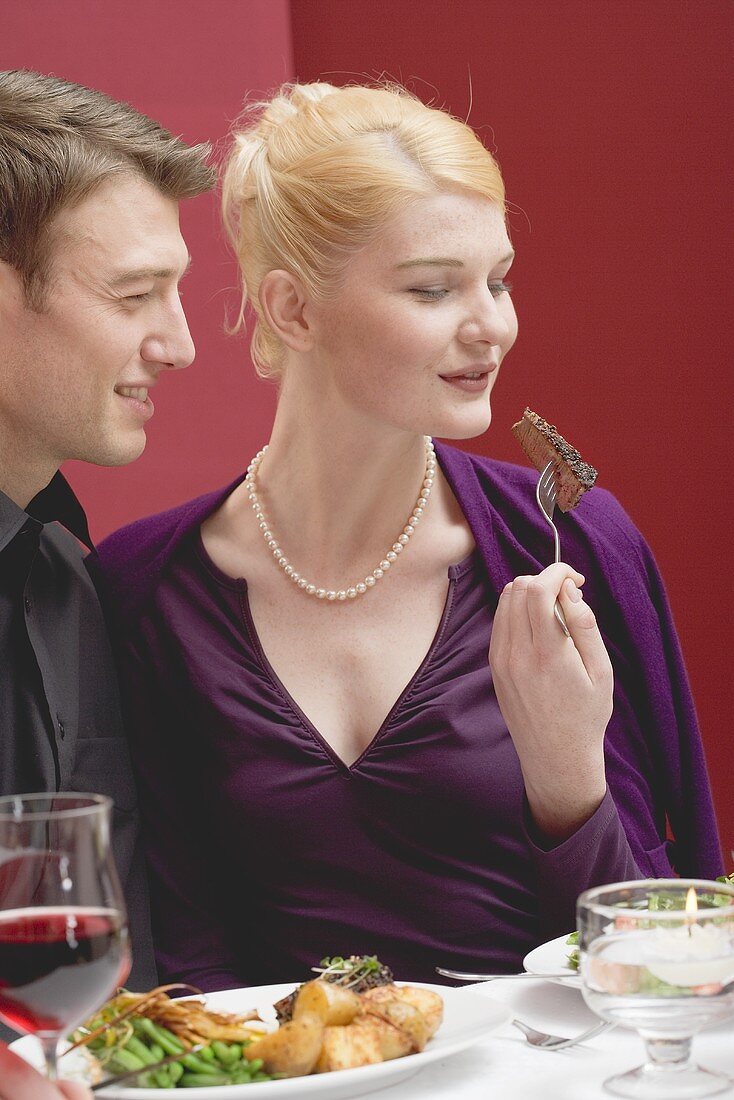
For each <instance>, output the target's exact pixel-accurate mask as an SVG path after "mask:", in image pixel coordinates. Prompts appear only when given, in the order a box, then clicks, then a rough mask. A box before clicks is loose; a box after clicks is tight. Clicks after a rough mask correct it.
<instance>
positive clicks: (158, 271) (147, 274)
mask: <svg viewBox="0 0 734 1100" xmlns="http://www.w3.org/2000/svg"><path fill="white" fill-rule="evenodd" d="M190 268H191V257H190V256H189V258H188V262H187V264H186V267H185V268H184V270H183V271H182V272H181V275H180V278H182V279H183V277H184V275H188V273H189V270H190ZM176 275H178V269H177V268H175V267H137V268H134V269H132V270H130V271H120V272H119V273H118V274H117V275H115V276H113V278H112V279H111V280H110V286H112V287H119V286H126V285H127V284H128V283H138V282H144V281H145V280H146V279H172V278H174V277H175V276H176Z"/></svg>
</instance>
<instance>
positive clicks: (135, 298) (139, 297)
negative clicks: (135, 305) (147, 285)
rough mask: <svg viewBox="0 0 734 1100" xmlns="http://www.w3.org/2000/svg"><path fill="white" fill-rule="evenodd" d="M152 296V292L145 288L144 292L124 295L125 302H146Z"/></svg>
mask: <svg viewBox="0 0 734 1100" xmlns="http://www.w3.org/2000/svg"><path fill="white" fill-rule="evenodd" d="M152 297H153V294H152V292H151V291H150V290H147V291H146V292H145V294H126V295H125V301H126V302H147V301H149V299H150V298H152Z"/></svg>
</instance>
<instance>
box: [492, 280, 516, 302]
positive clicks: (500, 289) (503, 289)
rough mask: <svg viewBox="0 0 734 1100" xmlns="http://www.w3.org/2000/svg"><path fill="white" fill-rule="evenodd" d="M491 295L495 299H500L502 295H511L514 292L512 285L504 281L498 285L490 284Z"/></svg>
mask: <svg viewBox="0 0 734 1100" xmlns="http://www.w3.org/2000/svg"><path fill="white" fill-rule="evenodd" d="M487 286H488V287H489V293H490V294H492V295H493V296H494V297H495V298H499V296H500V294H509V293H510V291H511V290H512V283H507V282H505V281H504V280H500V282H498V283H488V284H487Z"/></svg>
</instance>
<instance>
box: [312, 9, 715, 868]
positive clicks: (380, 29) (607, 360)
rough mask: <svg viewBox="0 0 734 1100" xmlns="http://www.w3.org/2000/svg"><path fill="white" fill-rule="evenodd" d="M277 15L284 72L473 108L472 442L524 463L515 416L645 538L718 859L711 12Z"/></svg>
mask: <svg viewBox="0 0 734 1100" xmlns="http://www.w3.org/2000/svg"><path fill="white" fill-rule="evenodd" d="M291 10H292V16H293V41H294V49H295V62H296V74H297V76H298V78H299V79H303V80H310V79H314V78H316V77H318V76H319V75H323V76H324V78H325V79H331V80H332V81H333V82H334V83H344V82H347V81H349V80H355V79H359V78H360V77H361V76H364V75H370V76H378V75H380V74H386V75H388V76H389V77H392V78H396V79H399V80H401V81H402V82H404V83H408V84H409V86H412V87H413V89H414V90H415V91H416V92H417V93H418V94H419V95H420V96H421V98H427V97H428V98H433V99H434V100H435V101H436V102H438V103H439V104H445V105H447V106H448V107H449V108H450V109H451V110H452V111H453V112H454V113H455V114H458V115H461V116H462V117H465V116H466V115H467V112H469V109H470V105H471V111H470V112H469V120H470V121H471V122H472V123H473V125H474V126H475V127H477V128H478V129H479V131H480V133H481V134H482V136H483V138H484V140H485V143H486V144H487V145H488V146H489V147H490V148H492V149H494V150H496V153H497V156H498V158H499V161H500V164H501V166H502V169H503V173H504V176H505V181H506V184H507V192H508V196H509V199H510V202H511V209H512V214H511V217H510V221H511V225H512V236H513V240H514V243H515V247H516V249H517V251H518V259H517V261H516V263H515V266H514V268H513V272H512V275H511V279H512V282H513V284H514V286H515V293H514V295H513V297H514V300H515V304H516V307H517V311H518V314H519V317H520V338H519V341H518V343H517V345H516V347H515V349H514V350H513V351H512V353H511V356H510V357H509V358H508V360H506V362H505V366H504V367H503V377H502V379H501V381H500V384H499V386H498V388H497V389H495V391H494V392H493V395H492V399H493V405H494V410H495V411H494V421H493V425H492V427H491V429H490V432H489V433H488V435H487V436H486V437H485V438H484V439H482V440H479V441H475V442H473V443H472V444H471V446H472V448H474V449H476V450H478V451H480V452H482V453H486V454H494V455H496V456H497V457H499V458H505V459H509V460H512V461H521V460H522V459H521V455H520V453H519V451H518V449H517V447H516V445H515V442H514V440H513V439H512V437H511V436H510V433H509V430H508V429H509V425H510V424H511V423H512V422H513V420H514V419H516V418H517V415H518V414H519V413H520V412H521V411H522V409H523V407H524V406H525V405H526V404H528V405H530V406H531V407H532V408H534V409H536V410H538V411H540V412H541V413H542V414H543V415H545V416H547V417H548V418H551V419H554V420H555V421H556V422H557V423H558V425H559V427H560V429H561V431H566V432H567V434H568V436H569V437H570V438H571V440H572V441H573V442H574V443H576V445H577V446H578V447H579V448H580V450H581V451H582V453H583V454H584V455H585V456H587V457H588V459H589V460H590V461H591V462H593V463H594V465H596V466H597V467H598V468H599V469H600V484H602V485H604V486H606V487H607V488H609V489H611V490H612V491H613V492H615V493H616V494H617V495H618V496H619V498H620V499H621V501H622V502H623V504H624V505H625V507H626V508H627V510H628V511H629V512H630V513H631V515H632V516H633V518H634V519H635V521H636V522H637V523H638V525H639V526H640V527H641V528H642V530H643V531H644V533H645V535H646V536H647V538H648V539H649V541H650V542H651V544H652V546H653V549H654V551H655V553H656V555H657V558H658V561H659V563H660V565H661V567H662V569H663V572H664V575H665V577H666V581H667V585H668V591H669V595H670V598H671V601H672V604H673V610H674V613H675V616H676V621H677V625H678V629H679V632H680V634H681V638H682V642H683V647H684V651H685V655H686V658H687V662H688V667H689V670H690V675H691V679H692V681H693V686H694V690H695V694H696V698H697V703H698V708H699V713H700V718H701V722H702V726H703V730H704V736H705V741H706V748H707V753H708V758H709V762H710V766H711V771H712V773H713V774H712V778H713V782H714V789H715V797H716V802H717V808H718V812H719V818H720V822H721V828H722V836H723V840H724V844H725V849H726V853H727V861H729V860H728V854H729V849H730V848H732V847H734V799H733V798H732V780H731V775H732V773H731V772H730V771H729V768H730V767H731V763H730V760H731V746H732V738H731V730H732V718H731V715H732V703H733V701H734V700H733V699H732V687H731V685H732V671H731V651H732V626H731V623H732V584H731V573H732V570H731V566H730V564H729V562H728V560H727V559H722V557H721V550H720V548H723V547H726V546H727V545H728V544H730V542H731V518H730V514H727V506H728V507H729V509H731V506H732V504H733V503H734V502H733V501H732V494H731V488H730V483H731V480H732V479H731V476H730V475H729V474H728V473H727V471H726V467H727V465H728V464H729V461H728V453H727V450H728V448H727V446H726V440H727V436H726V429H725V427H724V424H725V418H726V416H727V414H726V409H727V408H730V407H731V396H732V395H731V381H730V380H731V354H730V353H729V355H727V354H726V352H725V344H724V333H725V331H726V330H725V326H726V324H727V320H728V314H729V313H730V303H731V271H732V266H733V262H732V261H733V260H734V257H733V256H732V250H731V246H730V244H729V242H730V240H731V224H730V207H729V206H728V203H727V198H728V194H729V186H730V180H731V163H732V152H733V150H732V143H731V129H730V127H729V125H728V119H729V118H730V116H731V108H732V97H731V94H730V84H729V79H730V74H731V57H730V53H729V51H728V49H727V44H728V43H729V42H730V41H731V34H732V29H733V27H732V24H733V23H734V18H733V13H734V8H732V5H731V3H730V0H699V2H697V3H695V4H694V3H687V2H684V0H675V2H674V3H670V2H669V0H647V2H646V3H644V4H641V3H639V0H613V2H607V3H599V2H598V0H554V2H553V3H550V2H546V0H513V2H512V3H507V0H460V2H459V3H457V4H446V3H444V2H443V0H421V3H420V4H417V3H415V2H414V0H391V3H389V4H387V3H383V2H378V0H292V4H291ZM387 12H389V15H387V14H386V13H387ZM727 73H728V74H729V75H726V74H727ZM722 413H723V414H724V418H722Z"/></svg>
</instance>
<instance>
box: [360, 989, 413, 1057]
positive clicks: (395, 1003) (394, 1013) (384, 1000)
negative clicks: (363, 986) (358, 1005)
mask: <svg viewBox="0 0 734 1100" xmlns="http://www.w3.org/2000/svg"><path fill="white" fill-rule="evenodd" d="M399 993H400V990H399V989H397V988H396V987H395V986H388V985H386V986H381V987H380V988H379V989H371V990H370V991H369V992H368V993H363V994H362V1002H363V1004H362V1013H361V1014H362V1015H364V1016H365V1017H366V1018H367V1017H369V1016H376V1017H377V1018H378V1019H381V1020H384V1021H385V1022H386V1023H388V1024H391V1025H392V1026H393V1027H395V1028H397V1029H398V1031H402V1032H403V1033H404V1034H405V1035H406V1036H407V1037H408V1039H409V1040H410V1046H411V1051H412V1052H415V1051H419V1050H423V1048H424V1046H425V1045H426V1043H427V1042H428V1040H429V1038H430V1035H429V1028H428V1022H427V1021H426V1018H425V1016H424V1015H423V1013H422V1012H421V1011H420V1010H419V1009H417V1008H415V1007H414V1006H413V1005H412V1004H409V1003H408V1001H407V1000H402V999H400V997H399V996H398V994H399Z"/></svg>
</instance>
